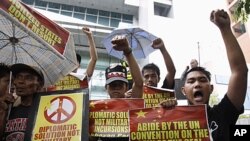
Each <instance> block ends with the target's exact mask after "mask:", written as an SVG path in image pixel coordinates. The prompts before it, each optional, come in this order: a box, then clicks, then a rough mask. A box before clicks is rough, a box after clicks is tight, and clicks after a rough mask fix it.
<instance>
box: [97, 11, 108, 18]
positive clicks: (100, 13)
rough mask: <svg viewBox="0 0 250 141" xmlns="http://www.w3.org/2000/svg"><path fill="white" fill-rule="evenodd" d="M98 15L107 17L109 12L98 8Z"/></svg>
mask: <svg viewBox="0 0 250 141" xmlns="http://www.w3.org/2000/svg"><path fill="white" fill-rule="evenodd" d="M99 15H100V16H105V17H109V15H110V12H108V11H103V10H99Z"/></svg>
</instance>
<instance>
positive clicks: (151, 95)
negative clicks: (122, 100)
mask: <svg viewBox="0 0 250 141" xmlns="http://www.w3.org/2000/svg"><path fill="white" fill-rule="evenodd" d="M170 98H175V93H174V90H171V89H163V88H157V87H152V86H144V88H143V99H144V100H145V107H146V108H150V107H157V106H159V103H160V102H161V101H163V100H167V99H170Z"/></svg>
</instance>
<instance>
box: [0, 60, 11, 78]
mask: <svg viewBox="0 0 250 141" xmlns="http://www.w3.org/2000/svg"><path fill="white" fill-rule="evenodd" d="M9 74H10V66H8V65H6V64H4V63H0V78H2V77H4V76H6V75H9Z"/></svg>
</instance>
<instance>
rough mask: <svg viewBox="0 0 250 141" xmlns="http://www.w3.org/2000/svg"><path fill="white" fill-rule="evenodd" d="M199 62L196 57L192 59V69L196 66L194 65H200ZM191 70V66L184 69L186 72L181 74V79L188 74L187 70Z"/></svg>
mask: <svg viewBox="0 0 250 141" xmlns="http://www.w3.org/2000/svg"><path fill="white" fill-rule="evenodd" d="M198 66H199V63H198V61H197V60H196V59H191V61H190V69H192V68H194V67H198ZM188 70H189V66H187V67H186V69H185V70H184V72H183V73H182V75H181V80H182V79H183V77H184V75H185V74H186V72H187V71H188Z"/></svg>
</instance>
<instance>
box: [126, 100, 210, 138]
mask: <svg viewBox="0 0 250 141" xmlns="http://www.w3.org/2000/svg"><path fill="white" fill-rule="evenodd" d="M129 126H130V141H142V140H148V141H149V140H150V141H154V140H155V141H210V133H209V129H208V121H207V115H206V105H197V106H176V107H175V108H172V109H164V108H162V107H153V108H145V109H134V110H130V111H129Z"/></svg>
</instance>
